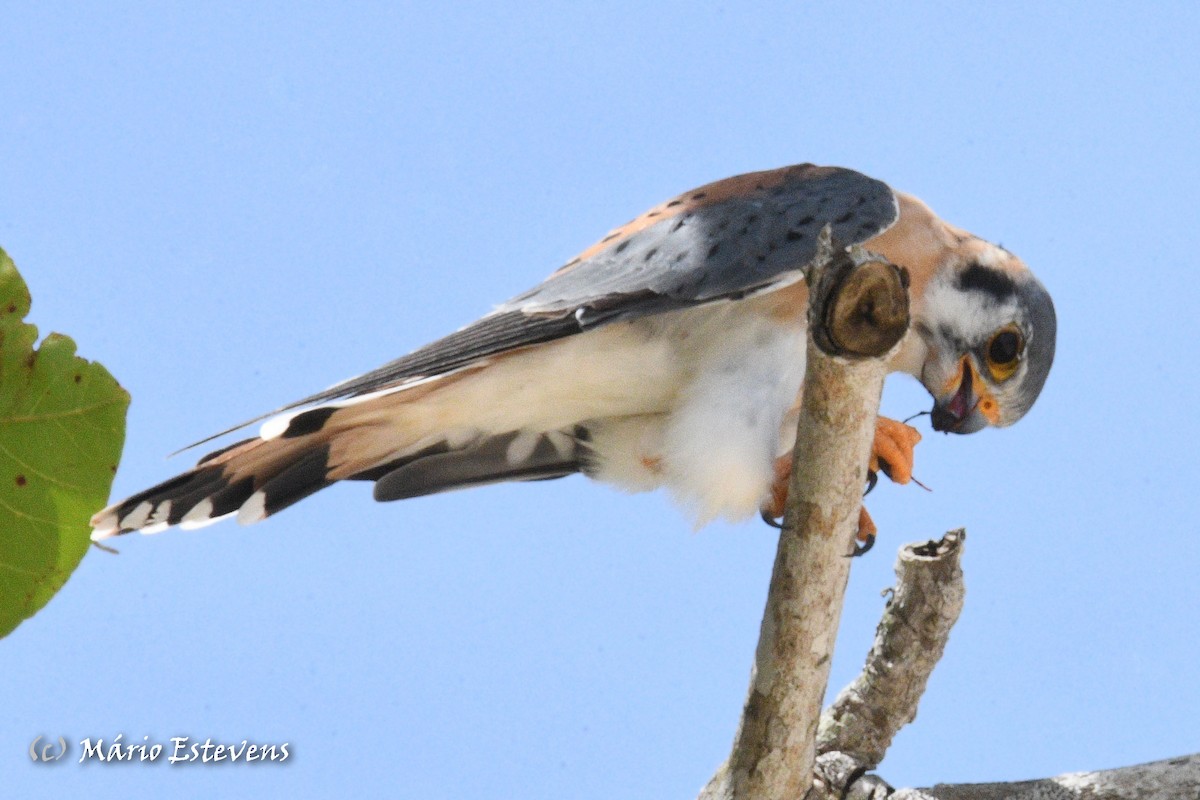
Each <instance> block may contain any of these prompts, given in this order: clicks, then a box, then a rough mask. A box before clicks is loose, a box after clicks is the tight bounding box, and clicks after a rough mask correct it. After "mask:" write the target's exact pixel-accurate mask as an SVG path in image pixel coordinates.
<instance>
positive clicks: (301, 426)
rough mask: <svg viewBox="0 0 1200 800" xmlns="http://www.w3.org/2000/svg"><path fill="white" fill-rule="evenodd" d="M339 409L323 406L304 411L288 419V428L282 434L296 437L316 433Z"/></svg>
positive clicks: (285, 436) (284, 436) (286, 436)
mask: <svg viewBox="0 0 1200 800" xmlns="http://www.w3.org/2000/svg"><path fill="white" fill-rule="evenodd" d="M336 411H337V409H336V408H334V407H333V406H325V407H323V408H314V409H312V410H311V411H303V412H301V413H299V414H297V415H296V416H294V417H292V418H291V419H290V420H289V421H288V426H287V430H285V431H284V432H283V433H282V434H281V436H282V438H284V439H294V438H296V437H297V436H307V435H308V434H310V433H316V432H317V431H319V430H321V428H323V427H325V423H326V421H328V419H329V418H330V417H332V416H333V415H334V413H335V412H336Z"/></svg>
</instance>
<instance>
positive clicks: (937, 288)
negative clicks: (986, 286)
mask: <svg viewBox="0 0 1200 800" xmlns="http://www.w3.org/2000/svg"><path fill="white" fill-rule="evenodd" d="M1016 316H1017V304H1016V300H1015V298H1014V299H1012V300H1005V301H1004V302H1002V303H997V302H996V301H995V300H994V299H993V298H991V297H989V296H987V295H985V294H983V293H981V292H977V291H963V290H962V289H960V288H958V286H957V285H956V283H955V281H954V279H953V278H952V277H948V276H945V275H943V276H941V277H938V278H937V279H936V280H934V281H933V282H932V283H931V284H930V285H929V288H928V289H927V290H926V292H925V302H924V308H923V309H922V311H921V314H920V319H921V322H923V323H924V324H925V325H926V326H928V327H929V329H930V330H931V331H932V332H933V334H934V336H939V335H940V334H941V332H942V331H943V330H945V331H948V332H949V333H950V334H951V335H952V336H953V337H954V338H955V339H956V340H958V341H960V342H966V343H969V344H972V345H973V344H979V343H981V342H984V341H986V340H987V338H988V336H990V335H991V334H992V333H993V332H995V331H996V330H997V329H998V328H1000V327H1001V326H1003V325H1005V324H1007V323H1009V322H1011V321H1012V320H1013V319H1015V318H1016Z"/></svg>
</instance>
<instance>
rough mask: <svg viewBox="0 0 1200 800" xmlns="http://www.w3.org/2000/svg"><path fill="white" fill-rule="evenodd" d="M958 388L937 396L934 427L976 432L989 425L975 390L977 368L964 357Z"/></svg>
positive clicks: (946, 431)
mask: <svg viewBox="0 0 1200 800" xmlns="http://www.w3.org/2000/svg"><path fill="white" fill-rule="evenodd" d="M959 375H960V376H961V377H960V379H959V381H958V388H957V389H955V390H954V391H953V392H952V393H950V394H947V395H943V396H942V397H938V398H935V400H934V405H933V411H932V412H930V416H931V417H932V420H931V421H932V423H933V429H934V430H935V431H942V432H944V433H975V431H978V430H982V429H984V428H986V427H987V425H988V419H987V417H985V416H984V415H983V414H982V413H980V411H979V399H980V398H979V395H978V394H977V393H976V391H975V380H976V378H975V369H974V368H973V367H972V366H971V363H970V361H969V360H968V359H966V358H964V359H963V360H962V363H961V364H960V365H959Z"/></svg>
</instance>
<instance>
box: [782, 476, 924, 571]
mask: <svg viewBox="0 0 1200 800" xmlns="http://www.w3.org/2000/svg"><path fill="white" fill-rule="evenodd" d="M910 461H911V460H910ZM791 477H792V454H791V453H788V454H787V455H785V456H780V457H779V458H777V459H775V480H774V481H773V482H772V483H771V496H770V498H769V499H768V500H767V504H766V505H764V506H763V508H762V518H763V521H764V522H766V523H767V524H768V525H772V526H774V527H776V528H779V527H782V525H781V524H780V521H781V520H782V517H783V512H784V510H785V508H786V506H787V496H788V483H789V481H790V480H791ZM877 532H878V528H876V527H875V523H874V521H872V519H871V515H870V514H868V513H867V509H866V506H863V507H862V508H860V509H859V512H858V533H857V534H855V539H856V540H857V542H858V543H857V544H856V545H855V547H854V555H856V556H861V555H862V554H863V553H865V552H867V551H868V550H870V549H871V545H873V544H875V534H876V533H877Z"/></svg>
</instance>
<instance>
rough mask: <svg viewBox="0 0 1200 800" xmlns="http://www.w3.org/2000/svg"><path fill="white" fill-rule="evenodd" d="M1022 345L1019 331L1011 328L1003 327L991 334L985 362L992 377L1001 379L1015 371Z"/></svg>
mask: <svg viewBox="0 0 1200 800" xmlns="http://www.w3.org/2000/svg"><path fill="white" fill-rule="evenodd" d="M1023 346H1024V343H1023V342H1022V341H1021V334H1020V332H1018V331H1016V330H1014V329H1012V328H1004V329H1003V330H1000V331H997V332H996V333H995V334H994V335H993V336H992V340H991V341H990V342H988V346H987V363H988V369H989V370H991V373H992V377H993V378H995V379H996V380H998V381H1002V380H1004V379H1005V378H1008V377H1010V376H1011V375H1012V374H1013V373H1014V372H1016V371H1017V359H1019V358H1020V357H1021V348H1022V347H1023Z"/></svg>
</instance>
